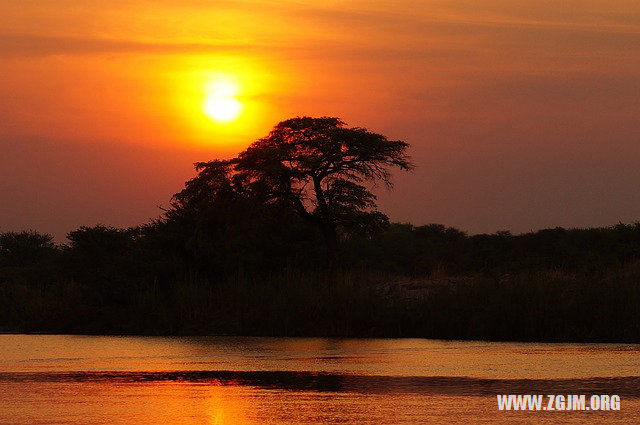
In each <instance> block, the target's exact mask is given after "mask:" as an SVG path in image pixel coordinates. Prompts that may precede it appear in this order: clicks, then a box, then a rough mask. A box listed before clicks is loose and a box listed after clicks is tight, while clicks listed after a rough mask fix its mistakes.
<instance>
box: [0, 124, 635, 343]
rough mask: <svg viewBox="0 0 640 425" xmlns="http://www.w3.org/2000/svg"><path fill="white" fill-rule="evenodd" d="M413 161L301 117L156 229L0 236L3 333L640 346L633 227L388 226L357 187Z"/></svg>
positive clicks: (221, 170)
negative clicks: (487, 229) (483, 230)
mask: <svg viewBox="0 0 640 425" xmlns="http://www.w3.org/2000/svg"><path fill="white" fill-rule="evenodd" d="M406 150H407V144H406V143H404V142H400V141H389V140H387V139H386V138H385V137H384V136H381V135H378V134H375V133H370V132H368V131H367V130H364V129H359V128H347V127H346V125H345V124H344V123H343V122H342V121H340V120H339V119H337V118H319V119H317V118H294V119H291V120H287V121H284V122H282V123H280V124H278V125H277V126H276V127H275V128H274V130H273V131H272V132H271V133H270V134H269V135H268V136H267V137H265V138H263V139H260V140H258V141H257V142H255V143H254V144H253V145H251V146H250V147H249V148H248V149H247V150H245V151H244V152H242V153H240V154H239V155H238V157H236V158H233V159H231V160H214V161H210V162H204V163H197V164H196V169H197V175H196V176H195V177H194V178H193V179H191V180H189V181H188V182H186V184H185V187H184V189H183V190H182V191H180V192H179V193H177V194H176V195H175V196H174V197H173V199H172V201H171V206H170V207H169V208H168V209H167V210H166V211H164V213H163V214H162V216H160V217H159V218H158V219H156V220H153V221H152V222H150V223H148V224H145V225H142V226H137V227H132V228H127V229H118V228H114V227H108V226H103V225H98V226H93V227H86V226H83V227H80V228H79V229H76V230H74V231H72V232H70V233H69V234H68V242H67V243H66V244H64V245H56V244H55V243H54V241H53V238H52V237H51V236H49V235H44V234H40V233H37V232H33V231H24V232H6V233H0V331H7V332H59V333H92V334H105V333H107V334H163V335H177V334H180V335H184V334H191V335H196V334H236V335H240V334H242V335H272V336H334V337H353V336H358V337H374V336H375V337H430V338H447V339H488V340H521V341H610V342H613V341H617V342H640V320H639V319H640V285H639V282H640V224H639V223H636V224H633V225H625V224H619V225H616V226H612V227H606V228H595V229H562V228H555V229H545V230H541V231H538V232H533V233H526V234H521V235H512V234H511V233H509V232H497V233H495V234H481V235H468V234H466V233H465V232H463V231H460V230H458V229H454V228H450V227H445V226H443V225H439V224H431V225H426V226H413V225H411V224H401V223H389V221H388V219H387V218H386V216H384V214H382V213H381V212H379V211H377V210H376V208H375V196H374V195H373V194H372V193H371V192H370V191H369V189H367V186H366V185H367V184H373V183H375V182H382V183H383V184H390V177H391V176H390V174H389V172H390V171H389V170H391V169H392V168H398V169H400V170H408V169H411V164H410V161H409V159H408V157H407V155H406ZM316 186H319V188H317V187H316ZM323 202H324V204H325V206H324V207H323V206H322V204H323ZM323 208H324V210H323ZM338 259H339V261H338Z"/></svg>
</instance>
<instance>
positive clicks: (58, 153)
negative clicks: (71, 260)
mask: <svg viewBox="0 0 640 425" xmlns="http://www.w3.org/2000/svg"><path fill="white" fill-rule="evenodd" d="M216 111H217V112H216ZM216 114H218V115H219V116H218V115H216ZM220 114H222V115H220ZM302 115H310V116H337V117H340V118H342V119H343V120H344V121H346V122H347V123H348V124H349V125H352V126H361V127H367V128H368V129H370V130H372V131H376V132H380V133H383V134H385V135H387V136H388V137H389V138H392V139H400V140H404V141H406V142H408V143H409V144H410V145H411V148H410V154H411V156H412V157H413V161H414V163H415V165H416V169H415V170H414V171H413V172H412V173H406V174H398V175H397V176H396V186H395V190H394V191H392V192H386V191H385V190H384V189H383V188H380V189H379V190H377V194H378V195H379V204H380V209H381V210H382V211H383V212H385V213H387V214H388V215H389V217H390V218H391V219H392V220H394V221H402V222H412V223H414V224H426V223H442V224H446V225H449V226H455V227H458V228H460V229H463V230H466V231H468V232H470V233H478V232H494V231H497V230H511V231H513V232H525V231H530V230H537V229H540V228H545V227H555V226H564V227H586V226H601V225H612V224H616V223H618V222H625V223H628V222H635V221H639V220H640V2H637V1H632V0H628V1H617V0H598V1H592V0H580V1H577V0H575V1H563V2H557V1H547V0H535V1H532V0H529V1H518V0H484V1H477V0H446V1H445V0H442V1H429V0H425V1H410V0H407V1H387V0H382V1H375V2H374V1H369V2H365V1H333V0H325V1H322V2H311V1H309V2H303V1H266V0H264V1H259V0H246V1H225V0H222V1H205V0H160V1H146V0H137V1H125V0H110V1H100V2H98V1H70V0H21V1H15V0H0V231H8V230H21V229H34V230H39V231H44V232H49V233H52V234H54V235H55V236H56V237H57V238H58V240H60V241H62V240H63V238H64V235H65V234H66V233H67V232H68V231H70V230H72V229H74V228H76V227H78V226H80V225H94V224H98V223H102V224H106V225H114V226H130V225H136V224H141V223H143V222H146V221H148V220H149V219H150V218H155V217H157V216H158V215H159V214H160V212H161V211H160V210H159V208H158V206H162V205H164V206H166V205H168V203H169V199H170V197H171V195H172V194H173V193H175V192H177V191H179V190H180V189H181V187H182V185H183V183H184V181H185V180H186V179H188V178H190V177H191V176H193V174H194V171H193V167H192V163H193V162H195V161H204V160H210V159H214V158H226V157H230V156H233V155H235V154H236V153H238V152H239V151H240V150H242V149H244V148H246V147H247V146H248V145H249V144H250V143H251V142H252V141H254V140H255V139H256V138H258V137H261V136H264V135H266V134H267V132H268V131H269V129H270V128H271V127H272V126H273V125H274V124H276V123H277V122H279V121H281V120H283V119H286V118H290V117H293V116H302Z"/></svg>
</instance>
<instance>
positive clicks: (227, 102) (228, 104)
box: [202, 80, 242, 123]
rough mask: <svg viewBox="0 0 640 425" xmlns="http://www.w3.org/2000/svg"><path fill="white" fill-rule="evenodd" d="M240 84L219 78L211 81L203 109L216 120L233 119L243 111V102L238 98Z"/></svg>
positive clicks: (225, 120)
mask: <svg viewBox="0 0 640 425" xmlns="http://www.w3.org/2000/svg"><path fill="white" fill-rule="evenodd" d="M238 90H239V88H238V85H237V84H235V83H234V82H232V81H227V80H217V81H213V82H211V83H209V84H208V85H207V87H206V94H205V99H204V103H203V105H202V109H203V111H204V113H205V114H206V115H207V116H209V117H210V118H211V119H213V120H214V121H218V122H221V123H225V122H229V121H233V120H234V119H236V118H237V117H238V116H239V115H240V112H242V103H240V101H239V100H238V99H237V98H236V96H237V94H238Z"/></svg>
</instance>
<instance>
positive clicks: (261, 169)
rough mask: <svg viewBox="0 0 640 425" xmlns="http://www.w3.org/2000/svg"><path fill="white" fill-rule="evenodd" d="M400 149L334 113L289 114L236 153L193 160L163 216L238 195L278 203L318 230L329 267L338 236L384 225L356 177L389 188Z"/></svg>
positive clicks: (405, 165) (402, 154)
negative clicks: (350, 125) (193, 170)
mask: <svg viewBox="0 0 640 425" xmlns="http://www.w3.org/2000/svg"><path fill="white" fill-rule="evenodd" d="M407 147H408V144H407V143H405V142H402V141H399V140H395V141H394V140H388V139H387V138H386V137H385V136H383V135H381V134H376V133H372V132H370V131H368V130H366V129H364V128H348V127H346V125H345V123H344V122H343V121H341V120H340V119H339V118H331V117H323V118H310V117H297V118H292V119H289V120H286V121H282V122H281V123H279V124H278V125H276V126H275V127H274V128H273V130H272V131H271V132H270V133H269V135H268V136H267V137H264V138H262V139H259V140H258V141H256V142H254V143H253V144H251V146H249V147H248V148H247V149H246V150H245V151H243V152H241V153H240V154H239V155H238V157H236V158H233V159H231V160H227V161H222V160H215V161H211V162H199V163H197V164H196V169H197V171H198V176H197V177H195V178H193V179H192V180H190V181H189V182H187V184H186V187H185V189H184V190H183V191H182V192H180V193H178V194H177V195H176V196H175V197H174V202H173V205H172V207H173V211H171V212H170V215H176V214H180V213H181V212H183V211H185V210H187V211H188V210H193V209H200V208H202V207H203V204H207V203H208V204H209V205H210V206H211V205H212V204H214V203H216V202H221V203H223V204H229V203H235V202H238V201H239V200H242V199H245V200H247V199H250V200H252V201H253V202H257V203H258V204H266V205H277V207H278V208H279V209H285V210H290V211H291V212H294V213H296V214H298V215H299V216H300V217H301V218H302V219H303V220H305V221H306V222H308V223H309V224H311V225H312V226H315V227H317V228H318V229H319V230H320V232H321V234H322V236H323V237H324V242H325V245H326V249H327V258H328V261H329V264H330V266H334V265H335V263H336V259H337V254H338V238H339V237H343V236H348V235H349V234H351V233H353V232H358V233H363V234H367V233H371V232H374V231H376V230H377V229H381V228H383V227H384V226H385V225H387V224H388V218H387V217H386V216H385V215H384V214H382V213H381V212H379V211H377V210H375V208H376V203H375V200H376V197H375V195H374V194H373V193H371V192H370V191H369V190H368V189H367V188H366V187H365V186H363V183H376V182H382V183H384V184H385V185H386V186H388V187H390V186H391V185H392V183H391V174H390V172H389V168H390V167H398V168H400V169H402V170H410V169H411V168H412V165H411V163H410V162H409V158H408V156H407V155H406V150H407Z"/></svg>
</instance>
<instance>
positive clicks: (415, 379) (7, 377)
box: [0, 335, 640, 424]
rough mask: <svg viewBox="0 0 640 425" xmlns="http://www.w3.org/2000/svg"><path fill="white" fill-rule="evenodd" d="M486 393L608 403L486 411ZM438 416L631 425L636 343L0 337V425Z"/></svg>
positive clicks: (639, 399)
mask: <svg viewBox="0 0 640 425" xmlns="http://www.w3.org/2000/svg"><path fill="white" fill-rule="evenodd" d="M499 394H500V395H502V394H543V395H546V394H560V395H565V396H566V395H569V394H572V395H573V394H576V395H581V394H584V395H585V396H586V403H587V405H589V400H590V396H591V395H594V394H595V395H608V396H611V395H618V396H619V397H620V409H619V410H609V411H593V410H591V411H568V410H565V411H560V410H554V411H543V410H540V411H500V410H499V409H498V405H497V397H496V396H497V395H499ZM547 400H548V399H547V398H545V403H544V404H545V406H546V404H547ZM554 405H555V404H554ZM447 422H448V423H496V422H497V423H531V422H535V423H549V424H551V423H558V422H562V423H576V424H577V423H585V422H593V423H640V345H625V344H537V343H498V342H480V341H475V342H474V341H470V342H468V341H467V342H462V341H438V340H425V339H324V338H258V337H256V338H253V337H184V338H180V337H129V336H123V337H119V336H69V335H0V423H1V424H283V423H291V424H305V423H317V424H333V423H336V424H337V423H341V424H342V423H354V424H413V423H447Z"/></svg>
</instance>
